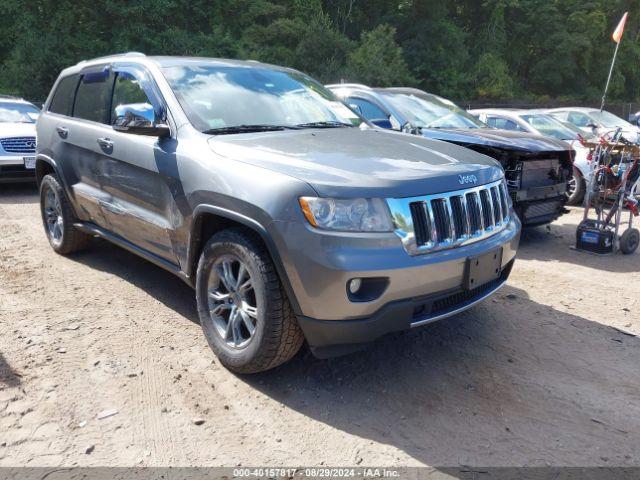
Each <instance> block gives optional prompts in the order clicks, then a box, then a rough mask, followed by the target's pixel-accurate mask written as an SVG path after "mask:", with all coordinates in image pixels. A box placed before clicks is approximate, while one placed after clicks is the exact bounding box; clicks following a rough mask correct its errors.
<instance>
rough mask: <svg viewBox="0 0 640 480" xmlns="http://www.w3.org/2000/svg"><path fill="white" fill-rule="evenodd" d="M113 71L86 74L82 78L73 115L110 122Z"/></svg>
mask: <svg viewBox="0 0 640 480" xmlns="http://www.w3.org/2000/svg"><path fill="white" fill-rule="evenodd" d="M112 87H113V73H104V74H103V73H102V72H101V73H91V74H85V75H83V76H82V79H81V80H80V85H78V91H77V92H76V100H75V103H74V105H73V116H74V117H77V118H83V119H85V120H91V121H93V122H99V123H109V117H110V115H109V109H110V104H111V90H112Z"/></svg>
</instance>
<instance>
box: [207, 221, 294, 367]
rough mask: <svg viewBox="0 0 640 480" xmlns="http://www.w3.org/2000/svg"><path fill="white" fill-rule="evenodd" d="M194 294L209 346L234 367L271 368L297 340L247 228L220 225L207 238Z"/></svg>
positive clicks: (269, 265) (272, 274)
mask: <svg viewBox="0 0 640 480" xmlns="http://www.w3.org/2000/svg"><path fill="white" fill-rule="evenodd" d="M196 297H197V302H198V314H199V317H200V323H201V325H202V330H203V331H204V334H205V336H206V338H207V341H208V342H209V346H210V347H211V349H212V350H213V351H214V352H215V353H216V355H217V356H218V358H219V360H220V362H221V363H222V364H223V365H224V366H225V367H227V368H228V369H230V370H232V371H234V372H237V373H256V372H261V371H264V370H268V369H270V368H274V367H276V366H278V365H280V364H281V363H284V362H286V361H287V360H289V359H290V358H291V357H293V356H294V355H295V354H296V353H297V351H298V350H299V349H300V346H301V345H302V341H303V335H302V331H301V330H300V327H299V326H298V322H297V320H296V318H295V316H294V315H293V311H292V310H291V306H290V304H289V301H288V299H287V296H286V294H285V292H284V290H283V288H282V285H281V283H280V279H279V278H278V275H277V273H276V271H275V267H274V266H273V262H272V261H271V258H270V257H269V254H268V253H267V251H266V250H265V248H264V246H263V245H262V243H261V242H260V241H259V240H258V239H257V238H256V237H255V236H254V235H252V234H251V233H249V232H247V231H244V230H241V229H230V230H225V231H223V232H220V233H218V234H216V235H214V236H213V237H212V238H211V240H209V242H208V243H207V245H206V246H205V248H204V250H203V252H202V255H201V256H200V261H199V263H198V272H197V278H196Z"/></svg>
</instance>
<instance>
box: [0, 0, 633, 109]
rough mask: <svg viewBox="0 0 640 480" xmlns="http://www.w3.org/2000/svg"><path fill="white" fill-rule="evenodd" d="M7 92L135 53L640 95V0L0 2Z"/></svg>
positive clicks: (33, 94) (2, 85)
mask: <svg viewBox="0 0 640 480" xmlns="http://www.w3.org/2000/svg"><path fill="white" fill-rule="evenodd" d="M0 6H1V7H2V8H0V11H2V12H3V28H2V30H1V32H0V93H8V94H17V95H21V96H24V97H26V98H30V99H33V100H43V99H44V98H46V96H47V94H48V92H49V89H50V88H51V85H52V84H53V82H54V80H55V78H56V77H57V75H58V73H59V72H60V70H61V69H62V68H64V67H66V66H69V65H72V64H75V63H77V62H78V61H80V60H82V59H87V58H92V57H96V56H101V55H107V54H110V53H116V52H124V51H141V52H144V53H146V54H149V55H151V54H159V55H197V56H211V57H225V58H244V59H255V60H260V61H264V62H269V63H274V64H279V65H286V66H290V67H293V68H297V69H299V70H302V71H304V72H306V73H308V74H309V75H311V76H313V77H315V78H317V79H319V80H320V81H322V82H339V81H341V80H344V81H354V82H362V83H366V84H370V85H373V86H391V85H407V86H416V87H419V88H422V89H424V90H427V91H430V92H433V93H438V94H440V95H443V96H446V97H450V98H454V99H458V100H480V101H498V100H499V101H509V100H512V99H518V100H524V101H529V102H532V103H535V102H545V101H549V100H550V99H557V100H564V101H568V100H572V101H581V102H585V101H596V100H597V99H599V98H600V96H601V95H602V89H603V86H604V83H605V80H606V76H607V72H608V68H609V63H610V60H611V55H612V53H613V48H614V46H615V44H614V43H613V41H612V40H611V33H612V31H613V29H614V28H615V26H616V24H617V22H618V20H619V19H620V17H621V16H622V14H623V12H625V11H629V12H630V17H629V20H628V22H627V28H626V31H625V34H624V38H623V40H622V43H621V47H620V52H619V58H618V64H617V66H616V69H615V71H614V75H613V78H612V82H611V87H610V94H609V96H610V98H611V99H612V100H620V101H629V102H631V101H638V100H640V98H639V97H640V68H639V67H640V46H639V44H638V34H639V32H638V28H639V26H640V0H449V1H447V0H136V1H126V0H73V1H69V0H0Z"/></svg>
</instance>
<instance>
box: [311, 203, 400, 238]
mask: <svg viewBox="0 0 640 480" xmlns="http://www.w3.org/2000/svg"><path fill="white" fill-rule="evenodd" d="M300 206H301V207H302V211H303V212H304V216H305V217H306V218H307V220H308V221H309V223H310V224H311V225H313V226H314V227H317V228H323V229H326V230H342V231H347V232H391V231H393V222H392V221H391V214H390V213H389V208H388V207H387V204H386V203H385V202H384V201H383V200H381V199H379V198H355V199H350V200H337V199H334V198H316V197H302V198H300Z"/></svg>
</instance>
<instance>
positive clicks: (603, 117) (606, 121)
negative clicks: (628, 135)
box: [589, 110, 634, 129]
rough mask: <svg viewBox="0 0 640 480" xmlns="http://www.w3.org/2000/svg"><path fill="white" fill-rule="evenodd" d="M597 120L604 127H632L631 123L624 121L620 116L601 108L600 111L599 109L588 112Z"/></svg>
mask: <svg viewBox="0 0 640 480" xmlns="http://www.w3.org/2000/svg"><path fill="white" fill-rule="evenodd" d="M589 115H591V116H592V117H593V118H594V119H595V120H596V121H597V122H599V123H601V124H602V125H603V126H605V127H611V128H613V127H622V128H631V129H633V128H634V127H633V125H632V124H630V123H629V122H626V121H624V120H623V119H621V118H620V117H617V116H615V115H614V114H613V113H610V112H607V111H606V110H603V111H602V112H601V111H599V110H596V111H593V112H589Z"/></svg>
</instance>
